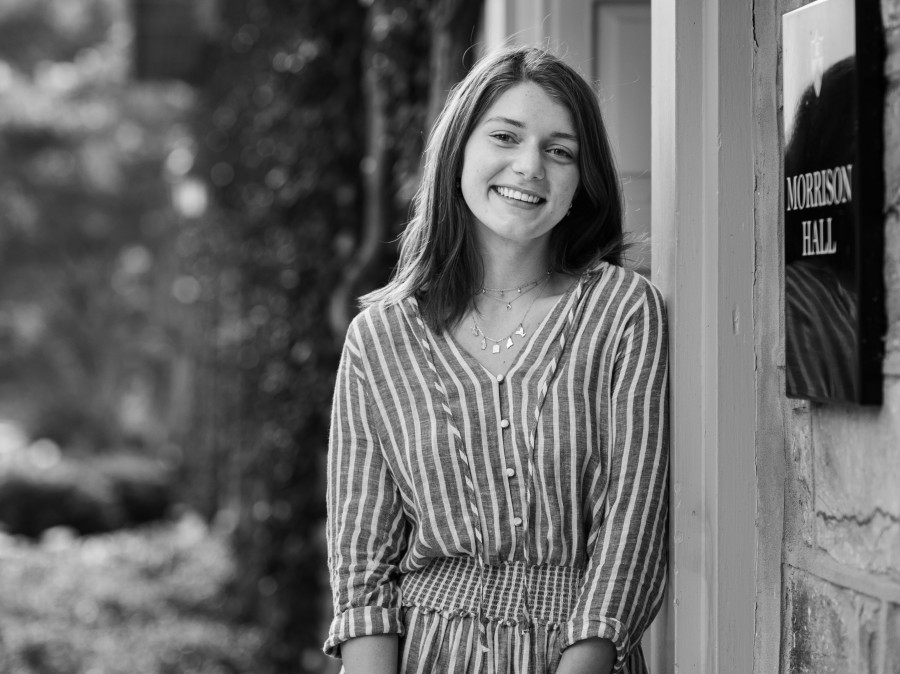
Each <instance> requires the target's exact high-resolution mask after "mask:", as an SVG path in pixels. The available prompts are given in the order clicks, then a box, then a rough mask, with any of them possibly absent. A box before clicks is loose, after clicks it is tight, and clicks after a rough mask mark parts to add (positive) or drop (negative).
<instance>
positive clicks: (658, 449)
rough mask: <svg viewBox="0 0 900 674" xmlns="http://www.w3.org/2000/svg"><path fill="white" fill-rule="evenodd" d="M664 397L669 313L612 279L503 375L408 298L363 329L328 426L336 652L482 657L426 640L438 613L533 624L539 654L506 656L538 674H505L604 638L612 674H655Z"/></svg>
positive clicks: (611, 271) (373, 313) (609, 275)
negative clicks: (549, 650) (391, 643)
mask: <svg viewBox="0 0 900 674" xmlns="http://www.w3.org/2000/svg"><path fill="white" fill-rule="evenodd" d="M666 395H667V335H666V326H665V312H664V307H663V303H662V299H661V295H660V293H659V291H658V290H657V289H656V288H655V287H654V286H652V285H651V284H650V283H649V282H648V281H646V280H645V279H644V278H643V277H641V276H639V275H637V274H635V273H634V272H631V271H628V270H625V269H622V268H620V267H616V266H613V265H609V264H603V265H601V266H600V268H599V269H598V270H597V271H595V272H592V273H588V274H585V275H584V276H582V278H581V279H580V280H579V281H578V282H577V283H576V284H574V285H573V287H572V288H570V289H569V291H567V292H566V293H565V294H564V295H563V296H562V297H561V298H560V299H559V300H558V301H557V303H556V304H555V306H554V307H553V308H552V309H551V311H550V312H549V313H548V314H547V316H546V317H545V318H544V319H543V321H542V322H541V323H540V325H539V326H538V327H537V328H536V329H535V331H534V333H533V334H532V336H531V340H530V341H529V342H528V343H527V344H526V345H525V346H524V347H523V349H522V351H521V352H520V353H519V354H518V356H517V358H516V360H515V362H514V363H513V365H512V366H511V367H510V369H509V370H508V371H507V372H506V373H505V375H493V374H490V373H489V372H488V371H487V370H486V369H485V368H484V367H482V366H481V365H480V363H478V361H477V360H476V359H475V358H474V357H473V356H472V355H471V354H469V353H468V352H467V351H466V350H465V349H464V348H462V347H461V346H460V345H458V344H457V343H456V342H455V340H454V338H453V337H452V336H450V335H448V334H446V333H444V334H435V333H434V332H432V331H431V330H429V329H428V328H427V327H425V325H424V323H423V322H422V320H421V317H420V316H419V314H418V310H417V304H416V302H415V300H414V299H408V300H406V301H404V302H402V303H399V304H396V305H390V306H382V305H376V306H374V307H370V308H368V309H367V310H365V311H363V312H362V313H361V314H359V315H358V316H357V317H356V318H355V320H354V321H353V323H352V324H351V326H350V329H349V331H348V334H347V338H346V342H345V346H344V351H343V355H342V358H341V364H340V368H339V372H338V378H337V383H336V388H335V397H334V406H333V412H332V426H331V437H330V447H329V460H328V489H327V492H328V493H327V500H328V524H327V537H328V561H329V568H330V573H331V585H332V590H333V599H334V611H335V616H334V620H333V621H332V624H331V629H330V632H329V635H328V640H327V642H326V644H325V651H326V652H327V653H329V654H330V655H338V654H339V648H340V644H341V643H342V642H344V641H345V640H347V639H349V638H352V637H355V636H362V635H370V634H382V633H397V634H401V635H405V640H406V642H407V643H406V645H405V647H404V648H405V653H404V665H403V666H402V667H401V672H407V671H419V669H418V668H417V666H416V665H415V663H407V661H408V660H409V659H410V658H414V659H415V658H421V659H423V660H424V659H427V658H429V657H431V656H429V655H428V654H427V653H425V652H424V651H426V650H428V649H429V648H438V647H440V648H443V649H444V650H447V645H446V644H443V645H437V646H434V645H429V644H427V643H425V640H424V637H423V636H422V635H423V634H424V633H425V632H428V634H429V635H430V634H432V633H435V634H436V633H438V632H440V633H441V634H445V635H451V634H456V635H457V636H456V637H454V638H455V639H457V642H455V643H456V647H458V648H463V649H465V648H471V647H472V644H473V643H475V641H473V638H472V637H471V634H469V635H468V636H465V635H464V634H463V633H462V632H460V633H455V632H453V631H452V630H450V629H448V630H435V629H433V626H431V627H429V628H427V629H426V628H425V627H421V628H415V625H417V624H419V623H423V621H425V617H423V616H424V615H425V614H428V615H436V616H438V617H439V619H441V620H450V621H452V620H454V619H457V620H466V621H467V623H468V624H470V625H471V624H473V623H482V624H483V623H485V622H486V623H487V624H488V625H489V628H490V629H494V628H496V627H497V626H498V625H499V626H507V627H509V626H516V625H520V624H522V622H523V621H525V622H527V623H528V624H530V625H533V626H536V627H537V628H538V629H537V631H536V632H535V633H534V636H533V637H529V638H531V639H532V643H531V646H528V645H527V644H525V642H526V641H528V639H524V640H523V639H521V638H520V637H519V636H516V637H515V638H514V639H513V638H512V637H510V639H504V640H503V644H504V645H503V648H504V649H507V650H510V649H511V652H510V653H509V658H518V659H519V660H518V662H530V664H528V665H527V666H525V667H524V668H522V667H520V666H518V665H516V666H515V667H514V668H513V669H509V671H517V672H523V674H524V673H525V672H531V671H534V672H536V673H540V674H543V673H544V672H552V671H555V664H556V663H558V657H555V658H554V657H551V656H547V658H549V659H544V660H542V658H544V655H542V654H540V653H539V654H537V655H534V653H532V654H531V655H529V654H528V653H522V652H516V651H517V650H518V651H521V650H523V649H524V650H528V649H531V651H534V650H535V649H534V643H533V642H534V640H536V639H538V638H544V637H546V638H547V639H551V638H552V639H551V640H552V645H553V649H554V650H556V651H557V656H558V652H559V651H561V650H562V649H564V648H565V647H567V646H568V645H570V644H572V643H574V642H576V641H578V640H581V639H586V638H590V637H603V638H608V639H611V640H612V641H613V643H614V644H615V646H616V649H617V662H616V669H615V671H625V672H629V673H633V672H641V671H646V670H645V668H644V666H643V658H642V656H641V654H640V646H639V641H640V637H641V635H642V633H643V631H644V630H645V629H646V627H647V626H648V625H649V622H650V621H651V620H652V618H653V616H654V615H655V614H656V612H657V610H658V609H659V606H660V605H661V602H662V599H663V593H664V586H665V576H666V524H667V482H668V480H667V477H668V439H667V417H666ZM479 560H480V561H479ZM473 618H484V619H485V620H483V621H482V620H477V619H476V620H472V619H473ZM423 624H424V623H423ZM416 629H418V630H419V631H420V632H422V630H425V632H422V633H421V634H418V635H417V634H415V633H414V632H416ZM429 630H430V631H429ZM515 633H516V634H517V635H518V634H519V632H518V631H516V632H515ZM510 634H512V633H510ZM460 635H463V636H460ZM541 635H544V636H541ZM547 635H550V636H547ZM526 636H527V634H526ZM428 638H429V639H430V638H432V637H430V636H429V637H428ZM445 638H446V639H449V638H450V637H449V636H446V637H445ZM490 638H491V639H492V640H493V641H489V643H488V649H487V652H486V655H485V656H484V657H486V658H488V661H489V662H490V661H491V659H492V658H493V661H494V662H495V664H496V662H497V661H498V660H497V659H498V658H499V657H500V655H499V654H498V653H496V652H494V650H495V648H494V646H495V647H496V648H500V646H499V645H497V644H499V641H500V640H499V639H498V638H497V637H496V634H495V633H494V632H491V635H490ZM520 642H521V643H520ZM547 643H550V641H548V642H547ZM491 644H494V646H491ZM517 644H518V645H517ZM451 650H452V649H451ZM475 650H477V651H479V653H478V654H477V658H478V659H480V658H481V657H482V656H481V653H480V651H481V650H483V649H475ZM537 650H540V649H537ZM410 652H414V654H413V655H412V656H411V655H410ZM504 652H505V651H504ZM504 657H506V656H504ZM453 658H454V662H455V661H456V660H455V658H456V655H454V656H453ZM529 658H530V660H529ZM431 662H432V663H433V662H434V660H431ZM542 663H543V664H542ZM480 666H481V665H480V660H479V662H476V664H475V665H473V666H472V667H473V668H472V669H471V670H470V669H469V666H468V665H467V666H466V667H465V668H463V667H460V669H458V670H457V669H453V668H451V667H448V666H447V665H446V662H445V663H444V665H443V667H445V669H441V670H440V671H479V670H480ZM489 670H490V671H501V668H500V667H499V665H498V666H497V667H494V668H492V667H489ZM434 671H438V670H437V669H435V670H434ZM502 671H506V670H502Z"/></svg>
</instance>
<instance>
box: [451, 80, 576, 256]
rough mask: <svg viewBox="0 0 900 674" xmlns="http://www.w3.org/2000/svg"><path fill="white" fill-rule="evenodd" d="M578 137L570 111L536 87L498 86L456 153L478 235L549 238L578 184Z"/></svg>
mask: <svg viewBox="0 0 900 674" xmlns="http://www.w3.org/2000/svg"><path fill="white" fill-rule="evenodd" d="M578 149H579V148H578V138H576V136H575V126H574V124H573V123H572V115H571V114H570V113H569V111H568V110H567V109H566V108H565V107H564V106H562V105H560V104H559V103H557V102H556V101H554V100H553V99H552V98H550V96H548V95H547V94H546V93H545V92H544V90H543V89H541V87H540V86H538V85H536V84H534V83H532V82H523V83H521V84H517V85H515V86H514V87H512V88H510V89H508V90H507V91H505V92H504V93H503V94H502V95H501V96H500V97H499V98H498V99H497V100H496V101H495V102H494V104H493V105H492V106H491V107H490V108H488V110H487V111H486V112H485V113H484V116H483V117H482V118H481V119H480V120H479V121H478V123H477V125H476V126H475V128H474V129H473V130H472V134H471V135H470V136H469V140H468V141H467V142H466V146H465V149H464V151H463V168H462V176H461V186H462V194H463V198H464V199H465V200H466V204H467V205H468V207H469V210H471V211H472V214H473V215H474V216H475V221H476V232H477V236H478V238H479V241H481V242H482V243H485V242H487V241H489V240H492V239H496V240H498V241H509V242H516V243H519V244H522V243H527V242H533V241H535V240H540V239H542V238H543V239H544V240H545V241H546V240H548V239H549V234H550V232H551V230H552V229H553V227H554V226H556V224H557V223H558V222H559V221H560V220H562V219H563V217H565V215H566V212H567V211H568V210H569V206H570V205H571V204H572V199H574V197H575V190H576V189H577V187H578V181H579V173H578Z"/></svg>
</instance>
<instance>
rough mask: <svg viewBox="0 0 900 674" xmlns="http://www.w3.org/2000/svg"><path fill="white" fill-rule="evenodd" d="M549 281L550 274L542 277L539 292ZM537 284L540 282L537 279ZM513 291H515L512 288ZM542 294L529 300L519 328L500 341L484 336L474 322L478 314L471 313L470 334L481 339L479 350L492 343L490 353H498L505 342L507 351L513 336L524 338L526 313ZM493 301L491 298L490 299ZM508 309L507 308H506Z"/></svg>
mask: <svg viewBox="0 0 900 674" xmlns="http://www.w3.org/2000/svg"><path fill="white" fill-rule="evenodd" d="M549 280H550V272H549V271H548V272H547V275H546V276H545V277H544V281H543V283H541V291H543V289H544V286H545V285H546V284H547V281H549ZM537 282H540V279H538V281H536V283H537ZM513 290H516V289H515V288H513ZM541 294H542V293H538V294H537V295H535V296H534V297H532V298H531V304H529V305H528V308H527V309H526V310H525V313H524V314H522V320H521V321H519V327H518V328H516V329H515V330H513V331H512V332H511V333H509V334H508V335H507V336H506V337H501V338H500V339H494V338H493V337H488V336H487V335H486V334H484V330H482V329H481V326H480V325H478V321H476V320H475V314H476V313H478V312H477V310H473V311H472V334H473V335H475V336H476V337H481V350H482V351H484V350H485V349H487V343H488V342H492V343H493V346H492V347H491V353H500V343H501V342H506V348H507V349H509V348H510V347H511V346H512V345H513V335H518V336H519V337H525V319H526V318H527V317H528V313H529V312H530V311H531V307H533V306H534V303H535V302H536V301H537V298H538V297H540V296H541ZM492 299H493V298H492ZM507 308H509V307H507Z"/></svg>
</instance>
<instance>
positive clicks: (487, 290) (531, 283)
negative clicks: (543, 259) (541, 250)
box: [475, 269, 552, 299]
mask: <svg viewBox="0 0 900 674" xmlns="http://www.w3.org/2000/svg"><path fill="white" fill-rule="evenodd" d="M551 271H552V270H550V269H548V270H547V271H546V272H545V273H543V274H541V275H540V276H538V277H537V278H536V279H534V280H533V281H529V282H528V283H523V284H522V285H519V286H513V287H512V288H485V287H484V286H481V290H479V291H478V293H475V294H476V295H477V294H479V293H480V294H482V295H484V294H487V293H497V294H498V295H500V297H503V296H504V295H505V294H506V293H511V292H512V291H513V290H515V291H516V293H517V294H522V291H523V290H525V289H526V288H534V287H535V286H536V285H537V284H538V283H540V282H541V280H543V279H544V278H545V277H547V278H549V277H550V273H551ZM492 299H493V298H492Z"/></svg>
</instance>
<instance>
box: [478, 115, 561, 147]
mask: <svg viewBox="0 0 900 674" xmlns="http://www.w3.org/2000/svg"><path fill="white" fill-rule="evenodd" d="M485 122H502V123H503V124H509V125H510V126H514V127H516V128H518V129H524V128H525V125H524V124H523V123H522V122H520V121H519V120H517V119H512V118H511V117H491V118H490V119H488V120H485ZM550 137H551V138H562V139H565V140H571V141H572V142H574V143H577V142H578V136H575V135H574V134H571V133H566V132H564V131H554V132H553V133H551V134H550Z"/></svg>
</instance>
